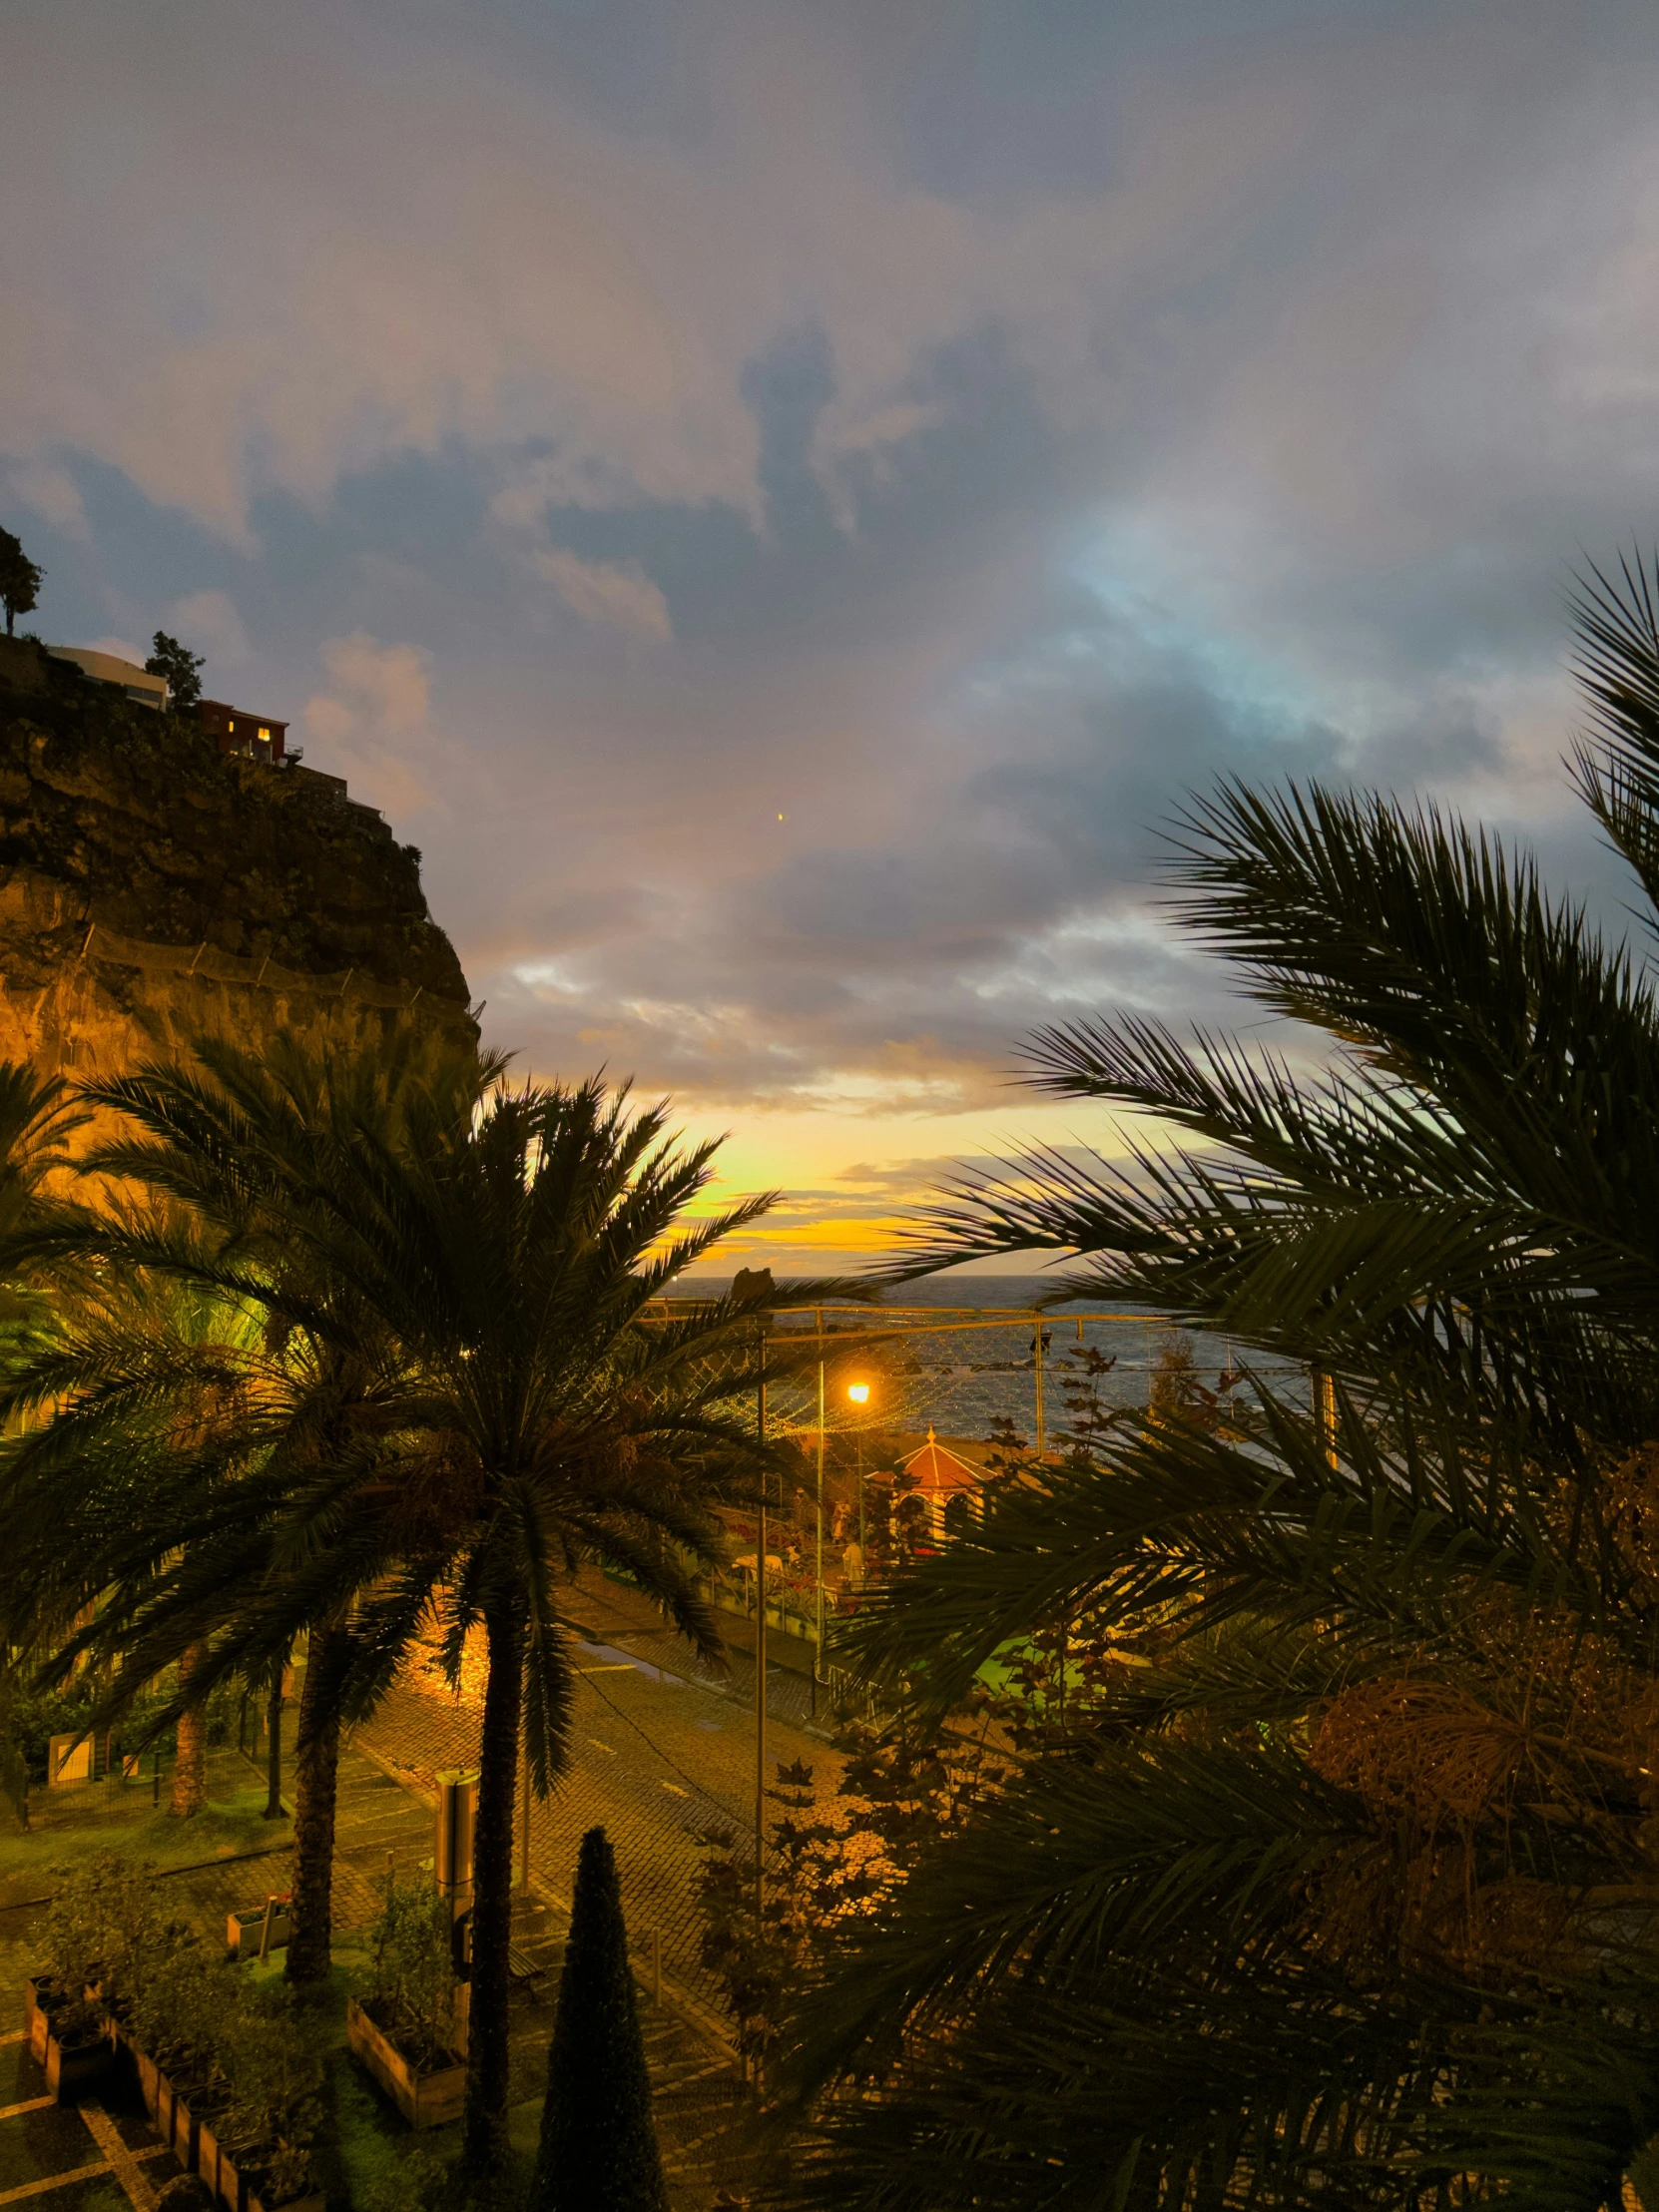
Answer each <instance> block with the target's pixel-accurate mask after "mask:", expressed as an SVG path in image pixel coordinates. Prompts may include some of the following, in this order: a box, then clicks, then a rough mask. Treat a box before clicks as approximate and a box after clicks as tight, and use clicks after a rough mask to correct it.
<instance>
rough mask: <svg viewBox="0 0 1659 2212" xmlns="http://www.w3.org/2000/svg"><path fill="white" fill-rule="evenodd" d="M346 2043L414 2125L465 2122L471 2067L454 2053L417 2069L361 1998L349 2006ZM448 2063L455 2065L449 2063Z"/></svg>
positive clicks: (353, 2000) (346, 2010) (353, 1999)
mask: <svg viewBox="0 0 1659 2212" xmlns="http://www.w3.org/2000/svg"><path fill="white" fill-rule="evenodd" d="M345 2040H346V2045H347V2047H348V2048H349V2049H350V2050H351V2051H352V2053H353V2054H354V2055H355V2056H356V2057H357V2058H358V2059H359V2060H360V2061H361V2062H362V2064H363V2066H364V2067H365V2068H366V2070H367V2071H368V2073H369V2074H370V2075H371V2076H372V2078H373V2079H374V2080H375V2081H376V2082H377V2083H378V2084H379V2086H380V2087H381V2088H382V2089H383V2090H384V2091H385V2093H386V2095H387V2096H388V2097H390V2098H391V2100H392V2102H393V2103H394V2104H395V2105H396V2107H397V2109H398V2111H399V2112H401V2113H402V2115H403V2117H404V2119H406V2120H407V2121H408V2123H409V2125H410V2126H411V2127H443V2126H445V2125H446V2124H447V2123H448V2122H449V2121H450V2120H458V2119H459V2118H460V2116H461V2106H462V2104H463V2103H464V2101H465V2098H466V2067H465V2065H464V2063H463V2062H462V2061H460V2060H459V2059H457V2058H455V2056H454V2053H453V2052H445V2053H444V2054H443V2057H442V2058H440V2059H438V2060H437V2061H435V2062H434V2063H433V2064H431V2065H428V2066H426V2067H424V2068H422V2067H417V2066H416V2065H415V2064H414V2063H413V2062H412V2061H411V2060H410V2059H408V2058H406V2057H405V2056H404V2054H403V2053H402V2051H400V2050H399V2049H398V2047H397V2045H396V2044H395V2043H394V2042H393V2041H392V2040H391V2037H390V2036H389V2035H387V2034H386V2032H385V2031H384V2029H383V2028H381V2027H379V2026H378V2025H377V2024H376V2023H375V2021H374V2020H373V2019H372V2018H371V2017H370V2016H369V2014H368V2013H367V2011H365V2010H364V2008H363V2006H362V2005H360V2004H359V2003H358V2002H357V2000H356V1998H355V1997H352V1998H350V1999H349V2000H348V2001H347V2003H346V2007H345ZM444 2059H447V2060H448V2061H449V2062H448V2063H447V2064H446V2063H444Z"/></svg>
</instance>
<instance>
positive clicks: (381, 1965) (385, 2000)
mask: <svg viewBox="0 0 1659 2212" xmlns="http://www.w3.org/2000/svg"><path fill="white" fill-rule="evenodd" d="M376 1887H377V1889H378V1890H379V1893H380V1911H379V1913H378V1915H377V1916H376V1918H375V1919H374V1921H373V1922H372V1924H371V1925H370V1928H369V1932H368V1939H369V1950H370V1972H371V1975H372V1984H373V1985H372V1988H371V1990H370V1997H369V2001H370V2003H371V2005H372V2007H373V2011H374V2017H375V2019H376V2021H377V2023H378V2024H379V2026H381V2027H382V2028H384V2030H385V2031H386V2033H387V2034H388V2035H389V2036H391V2037H392V2039H393V2041H394V2042H396V2044H397V2045H398V2048H399V2049H400V2050H402V2051H403V2053H404V2055H405V2056H406V2057H407V2058H409V2059H410V2060H411V2061H412V2062H413V2064H415V2065H416V2066H428V2065H431V2064H433V2063H434V2062H435V2061H437V2060H438V2059H441V2058H443V2057H445V2056H447V2055H448V2052H449V2047H450V2042H451V2039H452V2037H453V2035H454V2008H455V1965H454V1953H453V1951H452V1949H451V1947H450V1946H451V1940H452V1930H451V1921H450V1912H449V1907H448V1904H447V1903H446V1902H445V1900H444V1899H443V1898H441V1897H440V1896H439V1895H438V1893H437V1892H436V1890H434V1889H433V1888H432V1886H431V1885H430V1883H426V1882H421V1881H419V1880H418V1879H417V1880H415V1881H413V1882H399V1881H398V1879H397V1876H396V1874H395V1872H394V1871H393V1870H392V1869H391V1868H390V1867H388V1868H387V1869H386V1871H385V1873H384V1874H383V1875H382V1876H381V1877H380V1880H379V1882H378V1884H377V1885H376Z"/></svg>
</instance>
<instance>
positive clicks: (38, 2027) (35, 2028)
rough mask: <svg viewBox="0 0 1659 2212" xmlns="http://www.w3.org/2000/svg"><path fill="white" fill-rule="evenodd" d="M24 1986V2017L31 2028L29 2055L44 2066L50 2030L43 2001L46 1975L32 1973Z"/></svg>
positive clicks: (37, 2063)
mask: <svg viewBox="0 0 1659 2212" xmlns="http://www.w3.org/2000/svg"><path fill="white" fill-rule="evenodd" d="M24 1987H25V1992H26V1993H25V1996H24V2000H23V2017H24V2020H25V2021H26V2023H27V2025H28V2029H29V2056H30V2057H31V2058H32V2059H33V2060H34V2061H35V2063H36V2065H39V2066H44V2065H45V2063H46V2037H47V2034H48V2032H49V2030H48V2027H47V2023H46V2007H45V2005H44V2004H43V2003H42V2002H41V1997H42V1995H43V1993H44V1991H45V1980H44V1977H43V1976H41V1975H38V1974H31V1975H30V1976H29V1978H28V1981H27V1982H26V1983H25V1984H24Z"/></svg>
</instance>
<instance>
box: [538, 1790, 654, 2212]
mask: <svg viewBox="0 0 1659 2212" xmlns="http://www.w3.org/2000/svg"><path fill="white" fill-rule="evenodd" d="M530 2203H531V2207H532V2212H667V2206H668V2196H667V2192H666V2191H665V2189H664V2187H663V2168H662V2161H661V2159H660V2158H659V2156H658V2154H657V2130H656V2126H655V2123H654V2122H653V2120H652V2117H651V2077H650V2075H649V2073H648V2072H647V2070H646V2063H645V2044H644V2042H643V2040H642V2039H641V2036H640V2021H639V2012H638V2009H637V2007H636V2004H635V2001H634V1973H633V1968H632V1967H631V1966H630V1965H629V1963H628V1932H627V1929H626V1928H625V1927H624V1925H623V1919H622V1892H621V1889H620V1887H619V1886H618V1883H617V1875H616V1856H615V1854H614V1853H613V1852H612V1850H611V1844H610V1839H609V1837H607V1835H606V1834H605V1831H604V1830H603V1829H602V1828H590V1829H589V1830H588V1832H587V1834H586V1835H585V1836H584V1837H583V1838H582V1853H581V1857H580V1858H579V1860H578V1861H577V1864H576V1894H575V1897H574V1898H573V1899H572V1901H571V1911H570V1936H569V1940H568V1941H567V1942H566V1944H565V1963H564V1972H563V1973H562V1974H561V1975H560V1977H559V2009H558V2013H557V2015H556V2017H555V2019H554V2022H553V2042H552V2045H551V2047H550V2049H549V2051H548V2054H547V2102H546V2104H545V2105H544V2106H543V2107H542V2118H541V2152H540V2155H539V2157H538V2158H537V2160H536V2177H535V2182H534V2184H533V2186H532V2188H531V2191H530Z"/></svg>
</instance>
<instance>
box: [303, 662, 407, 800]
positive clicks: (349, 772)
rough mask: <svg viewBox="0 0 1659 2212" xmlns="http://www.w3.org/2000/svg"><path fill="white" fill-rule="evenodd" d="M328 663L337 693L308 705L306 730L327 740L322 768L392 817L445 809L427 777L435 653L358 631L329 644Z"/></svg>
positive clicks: (323, 693)
mask: <svg viewBox="0 0 1659 2212" xmlns="http://www.w3.org/2000/svg"><path fill="white" fill-rule="evenodd" d="M322 665H323V667H324V669H325V670H326V671H327V674H328V680H329V688H328V689H327V690H326V691H321V692H317V693H314V694H313V695H312V696H311V698H309V699H308V700H307V701H306V702H305V708H304V717H303V719H304V725H305V729H306V731H307V732H308V733H309V734H310V736H312V737H313V738H315V739H318V740H319V741H321V744H322V747H323V752H322V754H321V756H320V757H319V758H320V765H323V766H325V767H326V768H328V769H329V771H330V773H333V774H342V775H344V776H345V777H346V778H347V780H348V781H349V782H351V783H353V784H354V785H356V786H357V792H358V797H359V798H362V797H365V796H366V797H367V798H368V799H369V801H370V802H371V803H372V804H374V805H376V806H378V807H381V808H382V809H384V810H385V811H386V812H388V813H395V814H399V815H406V814H415V813H419V812H420V811H422V810H423V809H426V808H430V807H435V806H437V805H438V804H439V802H438V800H437V797H436V795H435V793H434V792H433V790H432V787H431V784H430V782H429V781H428V778H427V775H426V773H425V772H424V764H425V762H426V761H427V760H428V758H429V756H430V753H431V738H430V731H429V727H428V721H427V715H428V706H429V697H430V691H431V655H430V654H429V653H427V652H425V651H424V650H423V649H422V648H421V647H419V646H415V645H381V644H380V643H379V642H378V640H377V639H375V638H372V637H370V636H369V635H368V634H367V632H366V631H362V630H356V631H353V632H352V633H351V635H350V636H348V637H343V638H330V639H329V640H328V641H327V643H326V644H325V645H324V646H323V648H322ZM312 765H313V766H316V765H319V764H318V762H317V761H313V763H312Z"/></svg>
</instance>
